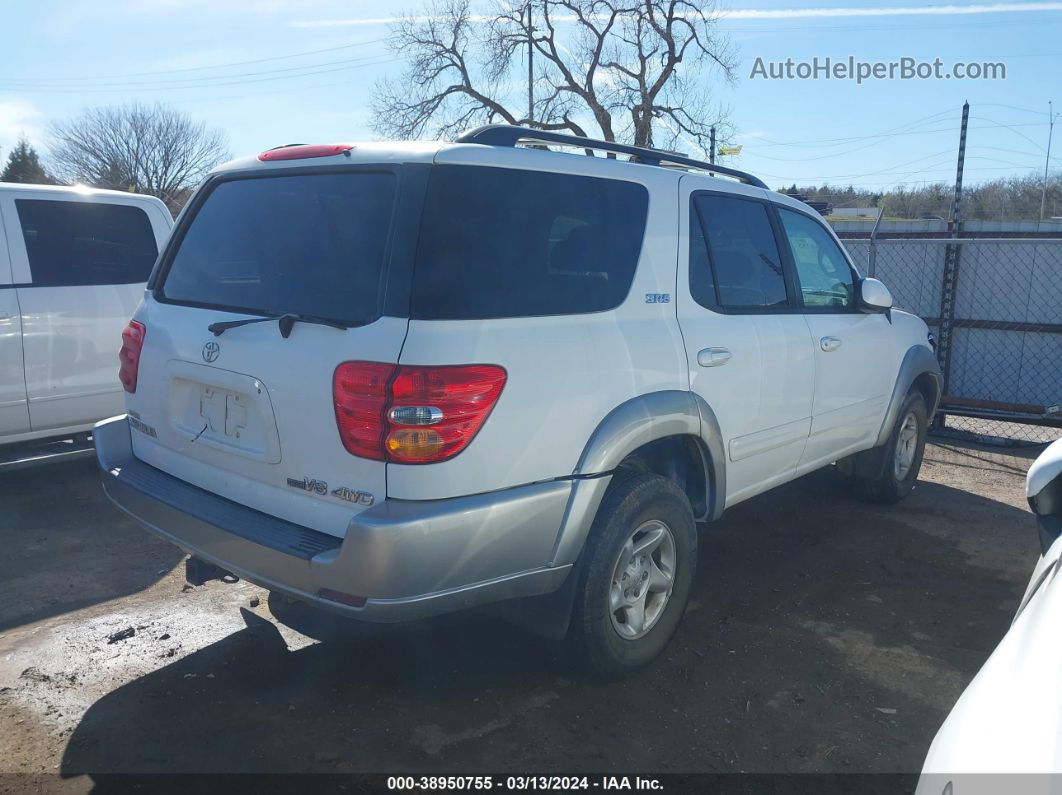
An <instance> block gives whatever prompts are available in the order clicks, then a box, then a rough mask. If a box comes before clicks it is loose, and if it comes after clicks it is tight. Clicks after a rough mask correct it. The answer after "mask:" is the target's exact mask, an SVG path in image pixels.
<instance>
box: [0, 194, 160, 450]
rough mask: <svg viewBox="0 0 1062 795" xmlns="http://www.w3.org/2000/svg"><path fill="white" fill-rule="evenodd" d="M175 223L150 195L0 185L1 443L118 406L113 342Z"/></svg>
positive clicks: (50, 433)
mask: <svg viewBox="0 0 1062 795" xmlns="http://www.w3.org/2000/svg"><path fill="white" fill-rule="evenodd" d="M172 226H173V218H172V216H171V215H170V211H169V210H168V209H167V208H166V205H165V204H163V203H162V202H161V201H159V200H158V199H156V198H154V197H153V196H142V195H139V194H132V193H121V192H119V191H110V190H95V189H91V188H83V187H58V186H51V185H22V184H15V183H0V445H3V446H6V445H9V444H12V443H16V442H27V441H31V440H39V439H47V438H51V437H62V436H69V435H72V434H76V433H80V432H83V431H90V430H91V429H92V425H93V423H95V422H96V421H97V420H99V419H100V418H102V417H109V416H111V415H113V414H116V413H118V412H120V411H122V407H123V401H122V394H123V392H122V385H121V383H120V382H119V380H118V347H119V345H118V342H117V340H118V339H119V335H120V334H121V332H122V328H124V327H125V324H126V322H127V321H128V320H129V318H130V317H131V316H132V314H133V310H135V309H136V306H137V304H138V303H139V302H140V299H141V297H142V295H143V292H144V283H145V282H146V281H147V278H148V275H149V274H150V273H151V268H152V266H153V265H154V264H155V258H156V257H157V256H158V251H159V248H160V247H161V246H162V243H163V241H164V240H165V239H166V236H167V235H168V234H169V231H170V227H172Z"/></svg>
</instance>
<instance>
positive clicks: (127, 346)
mask: <svg viewBox="0 0 1062 795" xmlns="http://www.w3.org/2000/svg"><path fill="white" fill-rule="evenodd" d="M145 336H147V329H146V328H145V327H144V324H143V323H140V322H138V321H136V320H130V321H129V323H128V324H127V325H126V327H125V331H123V332H122V349H121V350H120V351H118V380H119V381H121V382H122V387H123V388H124V389H125V391H126V392H136V376H137V372H138V371H139V370H140V351H141V349H142V348H143V347H144V337H145Z"/></svg>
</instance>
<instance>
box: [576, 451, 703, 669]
mask: <svg viewBox="0 0 1062 795" xmlns="http://www.w3.org/2000/svg"><path fill="white" fill-rule="evenodd" d="M584 555H585V558H584V560H583V564H582V566H581V567H580V572H579V580H578V587H577V590H576V597H575V606H574V613H573V616H572V623H571V627H570V630H569V639H570V640H571V642H572V643H573V645H574V646H575V648H576V650H577V652H578V654H579V656H580V657H581V660H582V662H583V663H584V664H586V665H587V666H588V667H589V668H590V669H591V671H593V672H594V673H596V674H597V675H599V676H602V677H604V678H618V677H620V676H623V675H625V674H627V673H629V672H631V671H633V670H635V669H637V668H640V667H642V666H644V665H646V664H648V663H649V662H651V661H652V660H653V659H655V658H656V656H657V655H659V654H660V652H662V651H663V650H664V647H665V646H666V645H667V643H668V641H670V640H671V637H672V635H674V634H675V630H676V628H677V627H678V623H679V620H680V619H681V618H682V614H683V612H684V611H685V609H686V603H687V601H688V600H689V595H690V586H691V584H692V581H693V572H694V569H695V568H696V563H697V529H696V524H695V522H694V520H693V511H692V509H691V508H690V503H689V500H688V499H687V498H686V495H685V494H684V493H683V492H682V490H681V489H680V488H679V487H678V486H677V485H676V484H675V483H674V482H672V481H670V480H668V479H667V478H664V477H660V476H659V475H654V474H651V473H645V472H633V471H626V470H620V471H619V472H618V473H617V474H616V475H615V477H614V480H613V482H612V484H611V485H610V486H609V489H608V492H607V493H606V495H605V498H604V500H603V501H602V504H601V508H600V509H599V510H598V514H597V518H596V519H595V520H594V526H593V528H592V529H591V535H590V538H589V539H588V541H587V545H586V549H585V550H584Z"/></svg>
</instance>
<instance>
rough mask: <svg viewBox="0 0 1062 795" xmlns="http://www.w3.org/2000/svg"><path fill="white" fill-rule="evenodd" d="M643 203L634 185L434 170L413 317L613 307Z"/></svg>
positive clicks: (623, 292) (497, 171) (640, 231)
mask: <svg viewBox="0 0 1062 795" xmlns="http://www.w3.org/2000/svg"><path fill="white" fill-rule="evenodd" d="M648 205H649V196H648V192H647V191H646V189H645V188H644V187H643V186H642V185H639V184H637V183H634V182H625V181H621V180H614V179H600V178H596V177H583V176H575V175H571V174H555V173H549V172H542V171H520V170H514V169H505V168H489V167H481V166H447V165H441V166H436V167H435V168H433V169H432V174H431V179H430V180H429V183H428V192H427V196H426V198H425V203H424V215H423V218H422V220H421V232H420V241H419V243H418V246H417V257H416V264H415V267H414V278H413V300H412V312H411V314H412V316H413V317H414V318H419V319H423V320H469V319H482V318H503V317H528V316H536V315H568V314H579V313H585V312H600V311H603V310H607V309H613V308H615V307H617V306H619V304H620V303H622V302H623V299H624V298H626V296H627V292H628V291H629V290H630V287H631V282H632V280H633V279H634V271H635V268H636V266H637V264H638V257H639V255H640V253H641V248H642V237H643V235H644V233H645V223H646V214H647V212H648Z"/></svg>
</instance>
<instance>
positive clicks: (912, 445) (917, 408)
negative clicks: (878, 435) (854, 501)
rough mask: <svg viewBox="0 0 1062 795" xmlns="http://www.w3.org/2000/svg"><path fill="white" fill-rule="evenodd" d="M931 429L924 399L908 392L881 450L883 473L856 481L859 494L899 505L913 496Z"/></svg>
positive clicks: (856, 479)
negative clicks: (908, 496)
mask: <svg viewBox="0 0 1062 795" xmlns="http://www.w3.org/2000/svg"><path fill="white" fill-rule="evenodd" d="M928 426H929V421H928V418H927V417H926V402H925V399H924V398H923V397H922V395H921V393H920V392H917V391H916V392H911V393H909V394H908V395H907V398H906V399H905V400H904V402H903V405H901V406H900V411H899V413H898V414H897V415H896V424H895V425H894V426H893V428H892V433H891V434H889V440H888V441H887V442H886V443H885V445H884V448H883V450H882V453H883V456H882V457H883V459H884V461H883V464H882V469H881V473H880V474H879V475H878V476H877V477H876V478H858V477H857V478H855V486H856V489H857V491H858V492H859V493H860V494H861V495H862V496H863V497H865V498H866V499H868V500H872V501H873V502H880V503H894V502H899V501H900V500H902V499H903V498H904V497H906V496H907V495H908V494H910V493H911V491H912V489H914V487H915V481H917V480H918V473H919V471H920V470H921V469H922V454H923V453H924V451H925V446H926V431H927V429H928Z"/></svg>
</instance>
